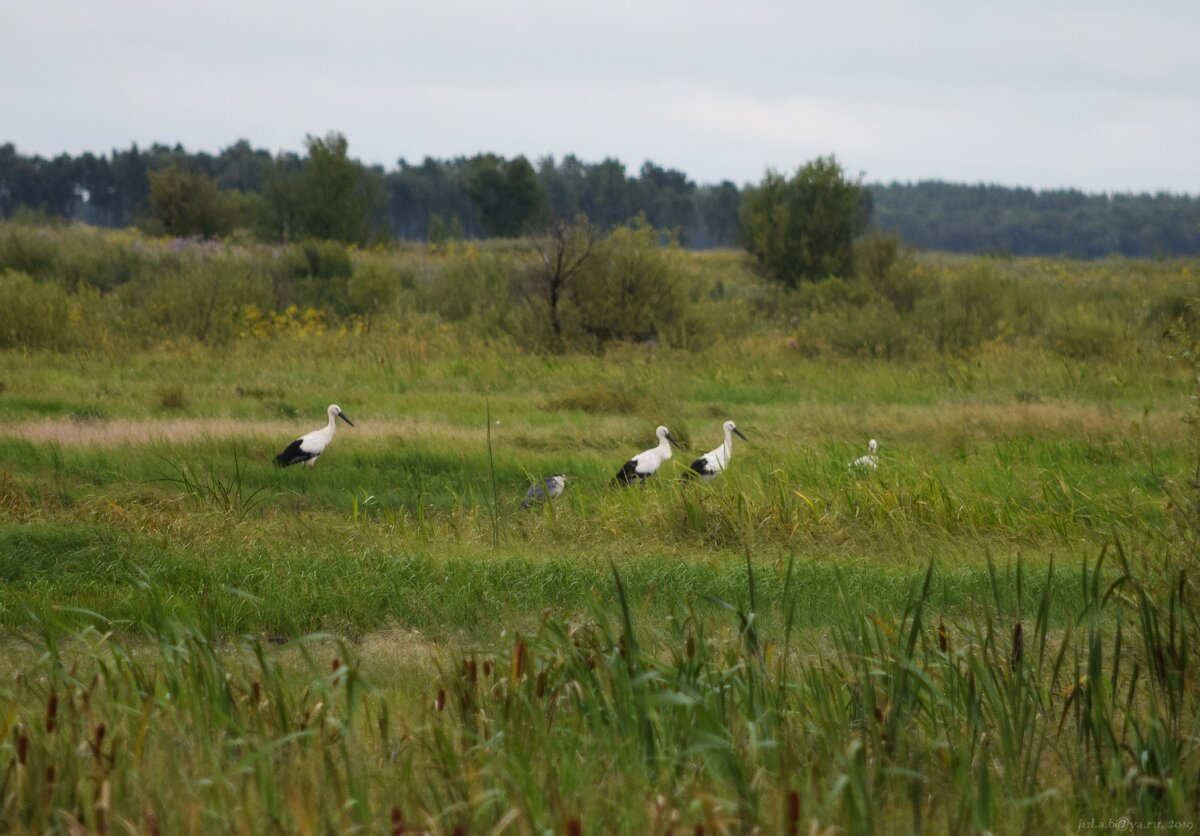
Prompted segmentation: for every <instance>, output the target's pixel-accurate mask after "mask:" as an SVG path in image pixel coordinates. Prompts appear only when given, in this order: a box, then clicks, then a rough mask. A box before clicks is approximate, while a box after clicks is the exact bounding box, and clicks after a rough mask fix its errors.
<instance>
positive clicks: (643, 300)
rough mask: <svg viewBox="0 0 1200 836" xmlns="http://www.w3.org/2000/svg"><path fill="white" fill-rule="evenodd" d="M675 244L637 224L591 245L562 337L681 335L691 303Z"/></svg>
mask: <svg viewBox="0 0 1200 836" xmlns="http://www.w3.org/2000/svg"><path fill="white" fill-rule="evenodd" d="M678 259H679V250H678V247H677V246H675V245H674V244H671V245H669V246H666V247H664V246H661V245H660V243H659V235H658V233H657V232H656V231H655V230H654V229H653V228H652V227H651V226H650V225H649V224H648V223H647V222H646V220H645V218H639V219H637V220H635V221H634V222H633V223H632V224H630V225H629V226H625V227H619V228H617V229H615V230H613V232H612V233H611V234H610V235H609V236H608V237H607V238H605V239H604V240H603V241H601V242H599V243H598V244H597V245H596V248H595V251H594V253H593V255H592V256H591V257H590V258H589V259H588V261H587V263H586V264H584V265H583V267H582V268H581V269H580V273H579V277H578V279H577V280H576V281H574V282H572V284H571V287H570V300H569V301H570V304H569V305H568V306H565V307H566V308H567V310H566V311H565V312H564V317H563V320H564V333H570V332H571V330H572V328H573V329H574V330H575V333H576V334H578V335H579V338H580V339H582V340H583V341H584V342H585V343H591V344H592V345H593V347H599V346H601V345H603V344H604V343H606V342H609V341H611V340H640V341H644V340H649V339H664V338H665V339H667V340H668V341H669V342H672V343H675V344H678V343H679V341H680V337H681V336H682V334H684V333H686V330H687V320H688V314H689V312H690V308H691V305H692V299H691V298H690V294H689V288H688V287H687V282H686V279H685V276H684V274H683V271H682V270H681V269H680V267H679V264H678Z"/></svg>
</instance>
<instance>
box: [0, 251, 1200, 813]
mask: <svg viewBox="0 0 1200 836" xmlns="http://www.w3.org/2000/svg"><path fill="white" fill-rule="evenodd" d="M718 261H719V259H718ZM713 263H714V264H715V263H718V262H717V261H714V262H713ZM710 266H711V265H710ZM969 267H970V265H969V264H965V263H962V262H959V261H954V260H950V261H947V262H946V264H944V265H942V264H941V263H940V262H938V261H937V259H934V258H931V259H928V260H927V263H926V264H925V268H928V269H938V270H945V271H947V274H948V275H949V277H950V279H948V280H953V276H954V271H956V270H961V269H968V268H969ZM925 268H923V269H925ZM714 269H715V268H714ZM991 269H995V270H997V271H1000V272H1002V273H1003V274H1004V276H1005V277H1006V278H1008V279H1012V280H1013V281H1016V282H1022V281H1023V282H1026V285H1024V286H1022V289H1021V293H1023V294H1025V296H1027V299H1026V301H1027V302H1029V304H1030V306H1031V307H1032V308H1039V307H1040V308H1042V309H1043V310H1041V313H1043V314H1045V315H1047V316H1050V315H1051V314H1053V315H1055V316H1058V315H1060V314H1061V315H1065V314H1064V312H1069V310H1070V309H1071V306H1072V305H1076V304H1081V303H1082V301H1081V300H1090V301H1089V304H1091V303H1093V302H1094V303H1095V304H1097V305H1101V304H1110V305H1111V306H1112V307H1113V309H1114V310H1117V309H1119V308H1120V307H1121V304H1123V302H1122V300H1124V299H1125V293H1126V290H1125V289H1121V288H1119V287H1117V286H1116V284H1114V280H1113V278H1112V276H1111V275H1110V273H1111V272H1112V271H1113V270H1114V269H1115V268H1113V266H1112V265H1105V266H1103V268H1102V270H1100V273H1101V275H1099V276H1096V275H1092V273H1091V272H1089V271H1090V270H1091V268H1088V270H1085V271H1084V273H1086V275H1084V274H1082V273H1081V274H1078V275H1076V274H1070V275H1067V276H1066V278H1064V277H1062V276H1060V275H1058V273H1057V272H1055V271H1056V269H1057V268H1056V265H1054V264H1053V263H1044V262H1025V261H1016V262H1013V263H1011V264H1008V263H1006V264H1002V265H993V266H992V268H991ZM1071 269H1073V270H1076V272H1077V273H1078V271H1079V270H1080V269H1082V268H1080V267H1079V266H1078V265H1074V266H1073V267H1072V268H1071ZM1097 269H1100V268H1097ZM1167 269H1172V270H1174V269H1176V268H1175V267H1171V266H1170V265H1168V266H1164V267H1161V268H1153V269H1152V268H1149V267H1148V268H1146V271H1145V274H1144V275H1143V274H1142V273H1138V275H1137V276H1134V277H1133V278H1131V279H1130V280H1131V281H1134V280H1135V279H1136V281H1137V282H1138V284H1137V287H1139V288H1143V289H1145V288H1149V289H1151V290H1154V292H1155V293H1157V292H1159V291H1161V290H1162V288H1161V287H1160V286H1159V284H1161V283H1162V282H1166V281H1167V280H1166V279H1165V278H1163V276H1162V275H1160V273H1162V271H1164V270H1167ZM1026 272H1027V273H1028V275H1025V273H1026ZM1073 275H1074V276H1075V278H1077V279H1079V280H1080V281H1082V282H1084V284H1087V283H1089V282H1090V283H1092V284H1094V285H1095V287H1092V289H1091V290H1090V291H1085V290H1081V289H1080V287H1081V285H1079V283H1078V282H1075V281H1074V280H1073V279H1072V278H1071V277H1072V276H1073ZM1189 275H1190V274H1187V272H1186V271H1184V273H1183V274H1181V277H1180V279H1179V280H1180V281H1181V282H1187V281H1191V279H1190V278H1189ZM1080 276H1082V278H1080ZM744 279H745V277H742V279H739V280H738V282H742V281H743V280H744ZM746 281H748V280H746ZM1172 281H1173V279H1172ZM1156 282H1157V283H1159V284H1156ZM1089 287H1091V285H1089ZM737 288H738V291H739V293H743V291H744V294H743V295H747V298H750V297H753V296H754V295H755V293H760V292H761V291H762V288H755V287H752V286H751V285H749V284H746V285H745V286H743V285H742V284H737ZM1106 288H1107V289H1106ZM815 292H816V291H813V293H815ZM1089 292H1090V293H1093V296H1094V298H1093V297H1089V296H1088V295H1087V293H1089ZM1106 294H1107V295H1106ZM810 295H812V294H810ZM1110 297H1111V298H1110ZM1106 299H1107V300H1109V301H1107V302H1106V301H1105V300H1106ZM1051 303H1053V304H1051ZM780 304H781V305H782V306H784V307H786V306H787V305H792V304H795V300H794V299H790V298H786V299H785V298H781V299H780ZM1056 305H1057V306H1058V307H1055V306H1056ZM1018 307H1019V306H1018ZM1014 310H1016V308H1014ZM1022 310H1024V309H1022ZM785 313H786V312H785ZM783 315H784V314H782V313H781V314H780V316H783ZM1022 315H1026V314H1022ZM1114 315H1116V314H1114ZM796 321H797V322H807V321H808V320H805V319H802V318H801V319H797V320H796ZM770 322H771V323H773V324H770V323H768V324H767V325H763V326H762V327H761V330H755V331H754V332H753V333H749V334H744V335H742V336H741V337H739V338H737V339H732V338H731V339H725V340H722V341H718V342H717V343H716V344H714V345H712V346H710V347H708V348H707V349H705V350H703V351H699V352H695V353H692V352H683V351H675V350H669V349H665V348H658V349H654V350H651V349H650V348H648V347H647V346H645V345H625V346H619V345H618V346H610V347H609V348H608V350H607V351H606V353H605V354H604V355H602V356H590V355H587V356H585V355H574V354H569V355H564V356H554V357H540V356H536V355H533V354H530V353H527V352H525V351H523V350H520V349H519V348H517V347H516V346H515V345H513V344H510V343H509V342H507V341H505V340H504V339H495V340H490V339H487V338H485V337H482V336H480V335H479V334H476V333H472V328H473V327H474V326H472V325H471V324H470V323H466V324H460V325H457V326H453V327H452V326H450V325H448V324H446V323H441V324H438V323H436V322H431V321H428V320H420V321H419V324H420V325H421V327H422V328H425V327H426V326H430V327H429V328H428V329H427V330H419V329H413V330H411V331H405V327H406V326H404V325H403V323H402V322H401V321H400V320H397V322H396V323H392V324H391V325H388V324H387V323H384V324H383V325H381V326H380V327H379V328H378V329H376V330H373V331H362V330H359V331H352V332H347V333H346V334H337V333H335V332H327V333H324V334H320V333H315V334H312V333H303V334H297V335H294V336H291V337H277V338H274V339H270V340H258V339H238V340H235V341H234V342H233V343H232V344H231V345H230V346H229V347H228V348H224V349H223V348H215V347H211V346H203V345H198V344H191V343H181V344H174V345H171V344H158V345H156V346H155V347H154V348H153V349H152V350H136V349H134V348H131V347H130V346H129V345H125V344H121V345H114V346H111V347H110V349H108V350H95V351H90V352H86V353H76V354H66V353H63V354H58V353H38V352H19V351H6V352H3V353H0V423H2V425H0V625H3V627H4V628H5V630H6V631H7V638H6V639H4V647H5V653H4V654H3V662H2V663H0V667H2V669H0V674H3V677H2V682H3V683H4V684H3V685H0V829H4V830H5V831H12V832H34V831H37V832H46V831H55V832H56V831H58V830H70V829H71V828H72V827H74V826H75V824H78V825H79V826H81V827H83V828H84V829H86V830H91V831H96V832H101V831H104V832H115V831H116V830H118V829H120V828H122V827H123V828H125V829H127V830H132V831H137V832H156V831H157V832H214V833H215V832H222V833H223V832H229V831H239V830H240V831H247V832H262V831H266V830H272V829H274V830H280V831H283V832H316V831H323V832H344V831H352V830H356V829H357V830H359V831H362V832H379V831H385V830H387V829H389V828H391V829H393V830H395V831H399V830H400V827H399V825H403V826H405V827H409V828H410V829H413V830H418V829H425V830H429V831H431V832H456V829H461V832H472V833H473V832H481V833H488V832H494V831H497V830H498V831H499V832H506V831H505V828H508V832H515V833H517V832H519V833H524V832H547V831H551V832H574V831H573V828H574V826H575V825H574V824H573V823H577V824H579V825H580V826H581V827H582V830H583V832H587V833H591V832H628V833H666V832H695V828H696V827H700V828H703V831H704V832H706V833H716V832H747V831H752V829H753V828H754V827H758V828H760V830H761V831H762V832H779V833H787V832H807V831H808V830H809V829H810V827H813V826H815V827H816V829H817V831H818V832H819V831H821V830H822V829H823V828H826V827H836V828H840V829H841V830H843V831H844V832H851V833H870V832H878V833H890V832H896V830H897V829H900V830H903V831H912V832H968V831H988V832H1005V833H1007V832H1012V833H1018V832H1020V833H1028V832H1043V831H1062V830H1067V831H1073V830H1074V829H1076V825H1077V823H1078V822H1079V821H1080V820H1086V819H1091V818H1096V819H1101V818H1104V820H1106V821H1107V818H1108V817H1109V816H1112V817H1114V818H1115V817H1119V816H1121V815H1127V816H1130V817H1131V821H1137V822H1146V823H1151V822H1159V821H1167V820H1170V821H1184V820H1187V821H1195V818H1196V808H1197V799H1198V797H1200V795H1198V794H1200V790H1198V787H1200V782H1198V781H1197V775H1198V774H1200V770H1198V766H1197V760H1196V751H1197V750H1196V747H1195V741H1196V740H1197V738H1198V736H1200V703H1198V702H1197V700H1196V694H1197V693H1200V691H1198V690H1197V686H1198V683H1197V681H1196V676H1195V666H1194V663H1193V654H1194V648H1195V647H1196V641H1197V640H1198V639H1200V629H1198V626H1197V622H1196V619H1195V589H1194V578H1195V577H1196V574H1195V569H1196V566H1195V563H1196V559H1197V554H1200V551H1198V546H1197V542H1198V541H1200V535H1198V534H1197V532H1198V531H1200V526H1197V524H1196V521H1195V508H1196V499H1195V480H1196V462H1197V449H1196V436H1195V425H1194V423H1189V420H1190V419H1192V418H1193V417H1194V415H1195V404H1194V402H1193V400H1192V398H1193V397H1194V395H1195V388H1194V387H1195V374H1194V372H1195V370H1194V368H1193V367H1192V365H1191V363H1190V362H1189V361H1188V356H1187V355H1186V352H1183V351H1182V350H1180V347H1179V346H1169V345H1158V346H1157V347H1156V349H1155V350H1153V351H1151V350H1146V351H1144V352H1139V351H1134V350H1129V351H1126V350H1122V351H1119V352H1097V353H1096V354H1095V355H1094V356H1087V357H1085V358H1084V359H1070V358H1068V357H1067V356H1066V355H1063V354H1061V353H1058V352H1056V351H1053V350H1050V349H1048V348H1047V347H1046V344H1045V343H1043V342H1037V341H1030V340H1024V339H1016V338H1013V339H1004V338H997V339H995V340H993V341H990V342H986V343H984V344H981V345H980V346H979V347H978V348H977V349H976V350H974V351H972V352H970V353H969V354H965V355H962V356H951V355H937V356H919V357H916V358H915V359H907V360H904V361H888V360H883V359H868V358H866V357H858V358H849V357H845V356H840V355H838V354H837V353H836V352H829V351H825V350H823V349H819V346H818V350H813V345H814V344H815V343H813V342H812V340H818V338H819V336H820V335H816V336H814V335H813V334H812V333H809V332H808V331H805V329H804V327H801V326H797V331H796V333H797V334H799V336H798V337H794V336H793V334H792V332H791V331H789V328H790V327H791V326H783V325H780V324H779V321H777V320H771V321H770ZM768 326H769V327H768ZM1156 327H1157V326H1156ZM810 338H811V339H810ZM1139 339H1140V338H1139ZM818 341H819V340H818ZM1135 343H1136V344H1137V345H1138V346H1148V345H1149V344H1148V343H1145V342H1144V341H1141V342H1139V341H1138V340H1132V339H1131V340H1129V341H1127V342H1126V343H1123V345H1125V346H1126V347H1129V346H1132V345H1134V344H1135ZM1166 352H1171V353H1172V354H1174V355H1176V356H1173V357H1169V356H1167V353H1166ZM1181 361H1182V362H1181ZM300 368H303V369H305V374H304V379H303V381H300V380H298V374H297V370H298V369H300ZM330 402H337V403H339V404H340V405H341V406H342V407H343V408H344V409H345V410H346V412H347V413H348V414H349V415H350V416H351V417H352V419H353V420H354V421H355V422H356V426H355V427H353V428H350V427H345V426H341V427H339V429H338V434H337V437H336V440H335V442H334V443H333V445H332V447H331V448H330V450H329V451H328V452H327V453H326V454H325V455H324V456H323V457H322V458H321V460H320V462H319V463H318V464H317V466H316V467H315V468H314V469H312V470H308V469H306V468H299V467H297V468H289V469H284V470H280V469H277V468H275V467H273V465H272V457H273V456H274V454H275V453H276V452H278V450H279V449H281V448H282V447H283V446H284V445H285V444H286V443H287V442H289V441H290V440H291V439H292V438H294V437H295V436H296V435H298V434H299V433H301V432H305V431H307V430H310V429H313V428H315V427H317V426H318V425H319V424H320V423H321V422H322V420H323V418H324V414H325V407H326V405H327V404H328V403H330ZM729 418H732V419H734V420H736V421H737V422H738V425H739V427H741V428H742V429H743V430H744V431H745V432H746V434H747V435H748V436H749V442H748V443H743V442H742V441H741V440H740V439H739V440H738V441H737V442H736V446H735V454H734V458H733V463H732V467H731V468H730V470H729V471H728V472H727V473H726V474H724V475H723V476H722V477H721V478H719V479H718V480H717V481H715V482H713V483H712V484H711V485H699V484H696V483H691V482H685V481H684V480H682V479H681V478H678V477H679V475H680V474H681V473H682V471H683V469H684V468H685V467H686V465H687V463H688V462H689V461H690V460H691V457H692V456H695V455H698V454H700V453H702V452H705V451H707V450H708V449H710V448H711V447H713V446H715V445H716V444H717V443H718V442H719V441H720V425H721V423H722V422H723V421H724V420H726V419H729ZM489 421H490V424H489ZM659 423H666V424H667V425H668V426H670V427H671V429H672V432H673V434H675V435H676V436H678V437H681V438H683V439H686V440H688V441H689V442H690V448H689V449H688V450H680V451H677V453H676V456H675V458H674V459H673V460H672V461H671V462H670V463H669V465H668V466H667V468H666V469H665V471H664V472H663V473H662V474H660V476H658V477H656V479H655V480H653V481H652V482H651V483H650V484H648V485H647V486H646V487H645V489H615V488H612V487H610V486H609V480H610V479H611V477H612V475H613V474H614V473H615V472H616V470H617V469H618V467H619V466H620V465H621V463H622V462H623V461H624V460H625V459H626V458H627V457H628V456H629V455H631V454H633V453H636V452H638V451H640V450H642V449H644V448H646V447H648V446H650V444H651V443H652V441H653V440H654V439H653V431H654V427H655V426H656V425H657V424H659ZM871 437H875V438H878V439H879V441H880V444H881V446H880V450H879V456H880V460H881V465H880V468H879V469H878V470H877V471H875V472H870V473H862V472H856V471H854V470H852V469H851V468H850V467H848V462H850V461H851V460H852V459H854V458H855V457H856V456H858V455H861V454H862V453H863V452H864V451H865V445H866V441H867V439H868V438H871ZM555 472H567V473H570V474H572V475H573V476H575V477H577V478H576V479H575V481H573V482H572V483H571V485H570V486H569V487H568V489H567V492H566V493H565V495H564V496H563V497H561V498H560V499H559V500H558V501H556V502H555V503H554V504H553V505H550V506H544V507H539V508H536V509H534V510H532V511H529V512H522V511H520V510H519V509H518V507H517V506H518V503H519V501H520V499H521V497H522V496H523V495H524V493H525V490H526V488H527V487H528V485H529V483H530V479H532V478H536V477H539V476H541V475H545V474H549V473H555ZM493 479H494V485H495V491H496V494H495V499H496V502H495V505H494V506H493ZM1102 555H1103V559H1101V556H1102ZM335 659H336V660H337V661H336V665H335V664H334V660H335ZM52 695H53V696H52ZM51 705H53V706H54V708H53V709H51ZM52 713H54V714H55V716H54V718H53V721H51V714H52ZM814 823H815V825H814Z"/></svg>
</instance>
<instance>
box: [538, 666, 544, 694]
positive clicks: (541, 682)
mask: <svg viewBox="0 0 1200 836" xmlns="http://www.w3.org/2000/svg"><path fill="white" fill-rule="evenodd" d="M545 693H546V672H545V671H544V670H543V671H540V672H539V673H538V676H537V696H538V699H541V698H542V696H543V695H544V694H545Z"/></svg>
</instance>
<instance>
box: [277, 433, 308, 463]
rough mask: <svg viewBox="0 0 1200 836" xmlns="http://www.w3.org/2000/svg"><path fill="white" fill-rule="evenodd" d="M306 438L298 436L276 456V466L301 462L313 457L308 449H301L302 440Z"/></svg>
mask: <svg viewBox="0 0 1200 836" xmlns="http://www.w3.org/2000/svg"><path fill="white" fill-rule="evenodd" d="M303 440H304V439H301V438H297V439H296V440H295V441H293V442H292V443H291V444H289V445H288V446H287V448H286V449H285V450H284V451H283V452H282V453H280V454H279V455H278V456H276V457H275V466H276V467H287V466H288V465H289V464H300V463H301V462H306V461H308V460H309V459H311V458H313V454H312V453H309V452H308V451H306V450H302V449H300V442H301V441H303Z"/></svg>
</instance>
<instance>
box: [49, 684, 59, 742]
mask: <svg viewBox="0 0 1200 836" xmlns="http://www.w3.org/2000/svg"><path fill="white" fill-rule="evenodd" d="M57 722H58V692H57V691H51V692H50V699H49V700H48V701H47V702H46V733H47V734H52V733H53V732H54V728H55V726H56V725H57Z"/></svg>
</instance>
